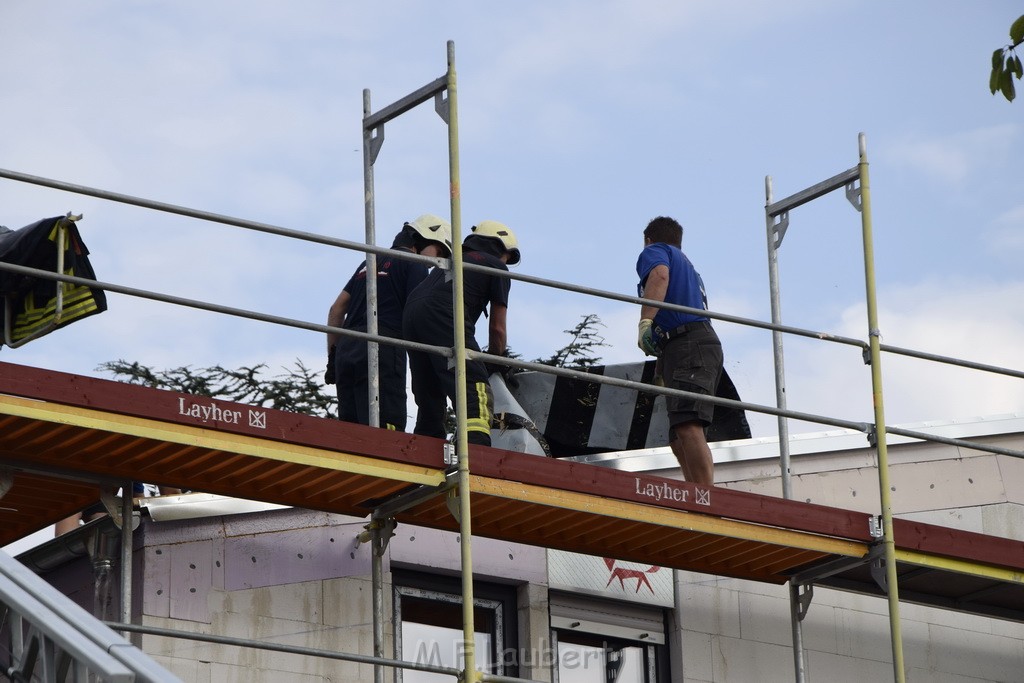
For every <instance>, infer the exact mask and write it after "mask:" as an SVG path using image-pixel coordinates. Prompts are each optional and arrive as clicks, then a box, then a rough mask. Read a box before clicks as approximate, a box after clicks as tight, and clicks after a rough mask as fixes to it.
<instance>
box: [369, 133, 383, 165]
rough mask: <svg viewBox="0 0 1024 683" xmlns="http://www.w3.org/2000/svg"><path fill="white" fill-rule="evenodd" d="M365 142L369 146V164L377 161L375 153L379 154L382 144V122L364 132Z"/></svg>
mask: <svg viewBox="0 0 1024 683" xmlns="http://www.w3.org/2000/svg"><path fill="white" fill-rule="evenodd" d="M365 142H366V144H368V145H369V146H370V150H369V151H370V166H373V165H374V164H375V163H377V155H378V154H380V148H381V147H382V146H383V145H384V124H383V123H381V124H380V125H378V126H376V127H375V128H374V129H373V130H371V131H369V132H368V133H367V134H366V141H365Z"/></svg>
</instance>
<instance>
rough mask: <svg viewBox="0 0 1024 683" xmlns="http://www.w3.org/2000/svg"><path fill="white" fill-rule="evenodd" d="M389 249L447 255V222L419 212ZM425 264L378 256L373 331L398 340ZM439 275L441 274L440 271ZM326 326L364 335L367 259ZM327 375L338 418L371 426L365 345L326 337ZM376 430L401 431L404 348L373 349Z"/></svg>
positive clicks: (350, 339) (449, 234)
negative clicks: (375, 358)
mask: <svg viewBox="0 0 1024 683" xmlns="http://www.w3.org/2000/svg"><path fill="white" fill-rule="evenodd" d="M391 248H392V249H397V250H400V251H409V252H413V253H416V254H422V255H424V256H440V257H444V258H448V257H450V256H451V253H452V252H451V248H452V227H451V225H450V224H449V223H448V221H446V220H444V219H443V218H439V217H437V216H434V215H432V214H424V215H422V216H420V217H419V218H417V219H416V220H414V221H412V222H410V223H406V224H405V225H403V226H402V229H401V230H400V231H399V233H398V234H397V235H396V236H395V240H394V243H393V244H392V245H391ZM427 270H428V269H427V266H426V265H425V264H423V263H416V262H413V261H406V260H404V259H398V258H392V257H390V256H378V257H377V331H378V333H379V334H380V335H382V336H385V337H393V338H396V339H400V338H401V337H402V310H403V309H404V308H405V305H406V301H407V299H408V298H409V294H410V292H412V291H413V289H415V288H416V286H417V285H419V284H420V283H421V282H423V280H424V278H426V277H427ZM442 272H443V271H442ZM327 324H328V325H330V326H332V327H342V328H344V329H348V330H356V331H359V332H365V331H366V261H363V263H362V264H360V266H359V268H357V269H356V272H355V274H354V275H353V276H352V277H351V278H350V279H349V281H348V284H346V285H345V288H344V289H342V290H341V293H340V294H338V298H337V299H335V301H334V303H333V304H332V305H331V308H330V311H329V312H328V314H327ZM327 349H328V351H327V372H326V373H325V376H324V381H325V382H327V383H328V384H334V385H335V386H336V389H337V392H338V419H340V420H343V421H345V422H357V423H360V424H369V423H370V409H369V398H368V391H367V389H368V379H367V378H368V371H367V349H366V342H364V341H363V340H361V339H356V338H354V337H346V336H342V335H339V334H330V333H329V334H328V335H327ZM378 367H379V373H380V374H379V376H380V426H381V427H384V428H387V429H393V430H397V431H402V432H404V431H405V424H406V419H407V415H408V413H407V410H406V394H405V385H406V382H405V367H406V353H405V349H402V348H399V347H397V346H392V345H390V344H379V345H378Z"/></svg>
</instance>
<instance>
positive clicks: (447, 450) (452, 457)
mask: <svg viewBox="0 0 1024 683" xmlns="http://www.w3.org/2000/svg"><path fill="white" fill-rule="evenodd" d="M444 464H445V465H458V464H459V456H458V455H456V453H455V444H453V443H451V442H450V441H445V442H444Z"/></svg>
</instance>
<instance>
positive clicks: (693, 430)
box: [669, 421, 715, 486]
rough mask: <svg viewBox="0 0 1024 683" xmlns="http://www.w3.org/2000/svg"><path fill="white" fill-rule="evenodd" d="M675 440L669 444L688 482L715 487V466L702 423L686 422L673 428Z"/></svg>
mask: <svg viewBox="0 0 1024 683" xmlns="http://www.w3.org/2000/svg"><path fill="white" fill-rule="evenodd" d="M672 436H673V438H672V441H671V443H670V444H669V445H670V446H671V447H672V453H673V454H675V456H676V460H678V461H679V466H680V467H681V468H682V470H683V477H685V478H686V481H689V482H693V483H694V484H703V485H705V486H713V485H714V483H715V464H714V460H712V458H711V449H710V448H709V447H708V442H707V439H706V438H704V427H703V426H701V424H700V422H696V421H695V422H684V423H682V424H677V425H676V426H675V427H674V428H673V434H672Z"/></svg>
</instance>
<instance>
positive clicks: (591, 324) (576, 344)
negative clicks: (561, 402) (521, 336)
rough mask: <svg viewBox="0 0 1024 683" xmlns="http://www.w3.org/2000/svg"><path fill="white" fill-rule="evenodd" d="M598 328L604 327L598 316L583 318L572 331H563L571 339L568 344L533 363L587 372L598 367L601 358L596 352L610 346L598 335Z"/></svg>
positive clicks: (591, 314)
mask: <svg viewBox="0 0 1024 683" xmlns="http://www.w3.org/2000/svg"><path fill="white" fill-rule="evenodd" d="M598 327H604V324H603V323H602V322H601V319H600V318H598V317H597V315H596V314H594V313H588V314H587V315H585V316H582V318H581V319H580V321H579V322H578V323H577V324H576V326H575V327H573V328H572V329H571V330H562V331H563V332H565V333H566V334H567V335H569V336H570V338H571V340H570V341H569V343H568V344H566V345H565V346H563V347H562V348H560V349H558V350H557V351H555V352H554V353H553V354H551V355H550V356H549V357H547V358H536V359H534V361H533V362H534V363H543V364H544V365H551V366H553V367H556V368H573V369H576V370H587V369H589V368H592V367H594V366H595V365H598V364H599V363H600V362H601V357H600V356H597V355H595V354H594V350H595V349H596V348H598V347H600V346H608V345H607V344H605V342H604V337H602V336H601V335H600V334H598V332H597V328H598Z"/></svg>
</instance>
